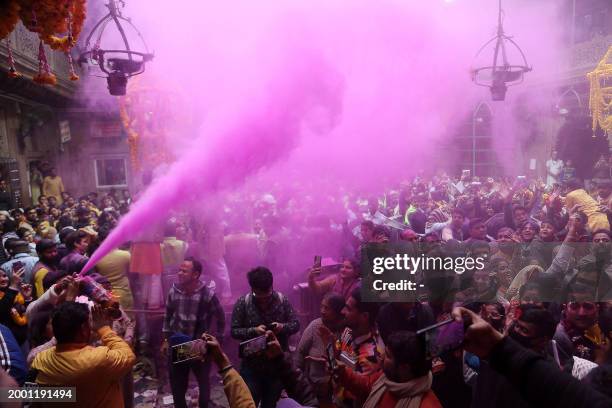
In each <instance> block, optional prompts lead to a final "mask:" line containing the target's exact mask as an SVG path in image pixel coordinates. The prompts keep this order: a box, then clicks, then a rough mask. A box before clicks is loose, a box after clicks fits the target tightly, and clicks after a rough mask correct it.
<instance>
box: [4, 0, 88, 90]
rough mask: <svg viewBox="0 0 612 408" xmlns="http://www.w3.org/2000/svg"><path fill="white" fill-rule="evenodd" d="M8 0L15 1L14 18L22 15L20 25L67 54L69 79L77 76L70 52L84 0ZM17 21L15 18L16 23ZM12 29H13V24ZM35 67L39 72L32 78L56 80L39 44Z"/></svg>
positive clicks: (79, 28)
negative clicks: (37, 64)
mask: <svg viewBox="0 0 612 408" xmlns="http://www.w3.org/2000/svg"><path fill="white" fill-rule="evenodd" d="M10 1H11V3H15V4H16V5H17V9H16V10H14V12H15V13H16V14H15V15H16V18H17V21H18V19H19V18H21V21H22V22H23V25H24V26H25V27H26V28H27V29H28V30H29V31H32V32H35V33H37V34H38V37H39V38H40V40H41V42H42V43H45V44H47V45H49V47H51V49H53V50H57V51H62V52H64V53H66V54H67V55H68V61H69V65H70V80H71V81H76V80H78V79H79V76H78V75H77V74H76V72H75V70H74V66H73V63H72V57H71V56H70V55H69V54H70V50H71V49H72V47H73V46H74V45H75V44H76V42H77V40H78V38H79V35H80V34H81V31H82V29H83V24H84V23H85V17H86V3H87V0H10ZM0 10H2V9H0ZM17 21H15V24H16V22H17ZM0 27H1V26H0ZM12 29H14V25H13V26H12ZM12 29H11V30H12ZM0 30H1V28H0ZM9 32H10V31H9ZM0 34H2V31H0ZM0 38H1V37H0ZM41 47H42V44H41ZM38 71H39V72H38V75H36V76H35V77H34V78H33V79H34V81H35V82H37V83H40V84H49V85H51V84H56V83H57V78H56V77H55V75H54V74H53V73H52V72H51V71H50V69H49V64H48V63H47V59H46V56H45V53H44V49H42V48H40V49H39V70H38Z"/></svg>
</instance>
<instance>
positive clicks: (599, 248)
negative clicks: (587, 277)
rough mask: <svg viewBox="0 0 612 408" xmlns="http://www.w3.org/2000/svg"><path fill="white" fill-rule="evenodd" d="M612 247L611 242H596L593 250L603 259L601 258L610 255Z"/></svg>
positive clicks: (596, 255)
mask: <svg viewBox="0 0 612 408" xmlns="http://www.w3.org/2000/svg"><path fill="white" fill-rule="evenodd" d="M611 249H612V244H610V243H609V242H606V243H598V244H595V247H594V250H593V252H594V255H595V257H596V258H598V259H601V258H606V257H609V256H610V250H611Z"/></svg>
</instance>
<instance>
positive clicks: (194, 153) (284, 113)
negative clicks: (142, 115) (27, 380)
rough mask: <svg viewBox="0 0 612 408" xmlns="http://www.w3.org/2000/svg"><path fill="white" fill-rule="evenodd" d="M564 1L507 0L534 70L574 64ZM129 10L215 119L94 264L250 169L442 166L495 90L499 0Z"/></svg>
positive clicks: (367, 171) (341, 180)
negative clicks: (563, 41) (561, 43)
mask: <svg viewBox="0 0 612 408" xmlns="http://www.w3.org/2000/svg"><path fill="white" fill-rule="evenodd" d="M535 3H537V4H535ZM555 3H557V2H555V1H554V0H542V1H539V2H530V1H526V0H512V1H510V0H508V1H505V2H504V9H505V15H506V23H505V27H506V30H507V31H508V32H510V33H511V34H513V35H514V36H515V37H514V38H515V39H516V40H517V41H518V42H519V43H520V44H521V46H522V48H523V50H524V51H525V53H526V54H527V55H528V57H529V59H530V61H529V62H530V63H531V65H533V67H534V71H533V73H532V75H531V77H530V78H534V79H535V78H542V77H546V78H548V80H552V78H553V77H554V74H555V72H554V69H555V68H554V67H557V66H560V65H561V64H562V63H563V61H562V60H561V59H560V57H559V56H558V55H557V54H556V53H555V50H558V49H559V48H560V47H557V46H556V44H557V40H558V33H559V24H557V21H556V20H555V17H554V16H555V7H556V6H557V4H555ZM126 13H127V14H128V15H129V14H131V15H132V16H133V18H134V20H135V22H136V23H137V26H138V27H139V28H141V29H142V31H143V34H144V36H145V38H146V39H147V41H148V43H149V45H150V48H152V49H153V51H155V54H156V58H155V61H154V62H153V63H151V64H150V66H149V67H148V68H147V69H148V70H152V71H154V74H155V75H156V77H157V78H158V87H159V88H160V89H164V88H165V89H170V90H175V89H181V90H182V92H183V93H184V94H185V95H186V100H187V101H188V106H186V107H185V108H189V109H192V110H193V111H194V112H195V115H196V116H197V117H198V118H200V119H201V122H202V128H201V129H200V130H198V131H197V132H193V134H192V133H187V134H184V133H185V132H181V131H177V132H175V133H176V135H173V140H172V144H171V145H170V146H169V147H168V148H172V149H173V150H174V152H175V155H176V157H177V162H176V163H175V164H173V165H172V166H171V167H170V169H169V170H167V171H165V172H163V173H164V176H163V177H160V178H158V179H157V180H156V181H155V182H154V183H153V185H152V186H151V187H150V188H149V189H148V190H147V191H146V192H145V194H144V196H142V197H141V198H140V199H139V201H138V202H136V204H135V205H134V206H133V208H132V210H131V212H130V213H129V214H128V215H127V216H125V217H124V218H123V219H122V220H121V222H120V224H119V225H118V227H117V228H116V229H115V231H113V233H112V234H111V236H110V237H109V238H108V239H107V240H106V241H105V242H104V243H103V245H102V246H101V247H100V248H99V249H98V251H97V252H96V253H95V254H94V256H93V257H92V259H91V261H90V262H89V263H88V265H87V267H86V269H89V268H91V267H92V266H93V265H94V264H95V263H96V262H97V261H98V260H99V259H100V258H101V257H102V256H104V255H105V254H106V253H108V251H109V250H111V249H112V248H114V247H116V246H118V245H119V244H120V243H122V242H124V241H127V240H129V239H132V238H134V237H136V236H137V234H139V233H140V231H142V230H143V229H145V228H146V227H147V226H149V225H151V224H153V221H155V222H160V221H161V222H163V221H164V216H165V215H166V214H167V213H168V211H169V210H170V209H173V208H180V207H181V206H184V204H186V203H187V202H188V201H192V200H193V199H194V198H195V199H197V200H198V201H207V200H212V199H214V198H215V197H214V196H215V194H216V193H217V192H219V191H221V190H227V191H233V192H235V191H236V190H237V188H238V187H240V186H241V185H242V184H243V182H244V181H245V180H247V181H248V182H249V185H251V186H252V187H254V189H255V190H259V191H267V188H268V187H269V186H270V185H271V184H274V185H281V186H287V185H293V184H304V183H308V182H313V181H314V182H316V181H317V180H323V179H326V180H328V181H330V180H331V184H332V185H334V186H345V185H346V186H348V185H350V186H351V187H352V188H354V189H355V190H357V191H362V192H368V193H369V192H372V193H376V191H379V190H380V189H383V188H385V187H386V186H388V185H392V184H393V183H397V182H398V181H399V180H402V179H406V178H409V177H411V176H413V175H414V174H417V173H418V172H420V171H423V170H426V169H429V170H431V169H434V170H435V168H436V166H440V165H443V164H446V163H447V162H448V161H449V160H451V157H450V156H451V153H450V152H449V151H448V150H445V149H447V147H445V146H448V142H449V140H450V139H451V138H452V137H453V136H454V134H455V133H456V130H457V128H458V127H460V125H461V124H462V123H463V121H465V120H466V117H471V113H470V111H471V109H472V108H473V107H474V106H476V104H477V103H478V102H479V101H488V102H489V103H490V95H489V92H488V89H485V88H479V87H475V86H474V85H473V84H472V83H471V81H470V75H469V68H470V66H472V64H473V63H474V55H475V53H476V51H477V50H478V48H479V47H480V46H481V45H482V44H483V42H485V41H486V40H488V39H489V38H490V37H491V36H492V35H493V34H494V33H495V29H496V23H497V21H496V16H497V2H492V1H489V0H470V1H463V0H455V1H453V2H447V1H444V0H428V1H420V2H416V1H401V0H356V1H341V0H312V1H308V2H279V1H260V2H252V1H246V0H245V1H241V0H234V1H230V2H218V1H208V0H205V1H203V0H185V1H183V2H179V3H177V4H176V5H173V6H172V7H168V6H167V5H166V4H164V3H159V4H157V2H150V1H145V0H130V1H129V2H128V5H127V7H126ZM160 21H163V22H164V24H163V26H161V25H160V24H159V22H160ZM145 75H146V74H145ZM519 92H520V89H519V87H516V88H511V89H510V91H509V98H508V102H507V103H506V104H505V105H503V104H498V105H496V106H497V108H498V109H499V112H497V115H496V121H497V122H496V128H498V129H502V130H504V134H503V135H499V136H500V137H499V139H500V140H499V143H498V144H499V149H500V151H503V152H502V153H503V156H500V160H501V161H502V162H503V163H505V164H506V166H507V167H508V168H511V166H514V165H515V163H514V157H515V156H514V155H513V154H512V150H511V149H512V147H513V146H514V145H516V144H517V143H518V141H520V140H522V139H524V138H526V137H529V132H528V131H526V130H523V129H522V128H521V127H520V126H519V125H517V123H516V119H515V117H514V115H513V112H514V111H515V109H514V107H513V105H512V103H513V102H512V100H513V98H514V96H515V95H518V94H519ZM523 105H524V104H523ZM529 105H530V106H538V101H537V100H530V101H529ZM340 112H341V116H342V120H341V121H339V116H340ZM321 134H324V135H325V136H324V137H320V136H319V135H321ZM315 191H317V190H316V189H315ZM295 199H296V200H303V199H305V197H295ZM313 205H314V206H316V205H319V202H318V201H315V203H314V204H313ZM315 210H316V208H315Z"/></svg>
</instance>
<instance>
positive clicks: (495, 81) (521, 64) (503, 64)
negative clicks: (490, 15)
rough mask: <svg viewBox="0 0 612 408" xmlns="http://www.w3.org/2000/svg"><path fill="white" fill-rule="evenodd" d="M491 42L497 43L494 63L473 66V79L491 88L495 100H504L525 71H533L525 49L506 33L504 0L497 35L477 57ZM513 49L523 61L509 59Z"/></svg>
mask: <svg viewBox="0 0 612 408" xmlns="http://www.w3.org/2000/svg"><path fill="white" fill-rule="evenodd" d="M491 44H495V45H494V48H493V61H492V64H491V65H486V66H482V67H479V68H472V81H474V83H475V84H476V85H479V86H486V87H487V88H489V89H490V90H491V97H492V99H493V100H494V101H503V100H504V99H505V98H506V91H507V90H508V87H509V86H513V85H518V84H520V83H521V82H523V77H524V75H525V73H526V72H529V71H531V67H530V66H529V65H528V64H527V58H525V54H524V53H523V50H521V48H520V47H519V46H518V44H517V43H516V42H515V41H514V40H513V39H512V37H510V36H508V35H506V34H505V33H504V27H503V10H502V0H499V11H498V17H497V35H496V36H495V37H493V38H492V39H490V40H489V41H487V42H486V43H485V44H484V45H483V46H482V47H481V48H480V50H478V53H477V54H476V58H478V57H479V56H481V55H483V51H484V50H485V49H486V48H487V47H490V46H491ZM511 49H514V50H517V51H518V53H519V55H520V56H521V59H522V61H518V62H517V63H510V62H509V61H508V52H509V51H510V50H511Z"/></svg>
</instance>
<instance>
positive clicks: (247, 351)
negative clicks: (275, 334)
mask: <svg viewBox="0 0 612 408" xmlns="http://www.w3.org/2000/svg"><path fill="white" fill-rule="evenodd" d="M267 346H268V339H267V338H266V335H265V334H263V335H261V336H259V337H255V338H253V339H250V340H247V341H243V342H242V343H240V345H239V346H238V356H239V357H240V358H245V357H250V356H252V355H255V354H257V353H261V352H262V351H264V350H265V349H266V347H267Z"/></svg>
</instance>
